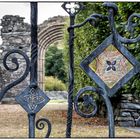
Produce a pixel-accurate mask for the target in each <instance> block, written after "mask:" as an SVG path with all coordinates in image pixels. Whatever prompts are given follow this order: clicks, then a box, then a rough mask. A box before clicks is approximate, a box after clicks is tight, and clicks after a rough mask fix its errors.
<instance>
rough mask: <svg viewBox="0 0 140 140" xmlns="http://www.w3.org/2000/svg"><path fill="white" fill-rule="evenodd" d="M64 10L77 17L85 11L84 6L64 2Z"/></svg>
mask: <svg viewBox="0 0 140 140" xmlns="http://www.w3.org/2000/svg"><path fill="white" fill-rule="evenodd" d="M62 8H63V9H64V10H65V11H66V12H67V13H68V14H69V15H70V16H75V15H76V14H77V13H78V12H79V11H80V10H82V9H83V5H82V4H81V3H78V2H64V3H63V4H62Z"/></svg>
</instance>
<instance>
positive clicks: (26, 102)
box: [16, 87, 50, 113]
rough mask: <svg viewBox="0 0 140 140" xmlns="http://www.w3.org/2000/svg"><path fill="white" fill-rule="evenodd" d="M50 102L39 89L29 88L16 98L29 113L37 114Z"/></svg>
mask: <svg viewBox="0 0 140 140" xmlns="http://www.w3.org/2000/svg"><path fill="white" fill-rule="evenodd" d="M49 100H50V99H49V98H48V97H47V95H46V94H45V93H44V92H43V91H42V90H41V89H39V88H38V87H37V88H30V87H27V88H26V89H25V90H24V91H23V92H22V93H21V94H20V95H17V96H16V101H17V102H18V103H19V104H20V105H21V106H22V107H23V108H24V109H25V110H26V112H28V113H37V112H38V111H40V110H41V108H43V106H45V105H46V104H47V103H48V102H49Z"/></svg>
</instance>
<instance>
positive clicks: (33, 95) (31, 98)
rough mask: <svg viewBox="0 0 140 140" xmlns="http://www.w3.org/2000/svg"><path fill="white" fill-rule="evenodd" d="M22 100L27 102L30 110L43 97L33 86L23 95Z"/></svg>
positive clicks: (41, 100) (33, 108)
mask: <svg viewBox="0 0 140 140" xmlns="http://www.w3.org/2000/svg"><path fill="white" fill-rule="evenodd" d="M23 100H25V101H26V102H27V104H28V106H29V108H30V110H32V111H34V110H35V109H36V107H37V105H39V104H40V103H42V102H44V101H45V99H44V98H43V97H42V96H41V95H39V94H38V92H37V91H36V90H35V89H34V88H32V89H31V90H30V91H29V94H28V95H25V96H24V97H23Z"/></svg>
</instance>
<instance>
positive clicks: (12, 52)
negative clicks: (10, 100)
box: [0, 49, 30, 101]
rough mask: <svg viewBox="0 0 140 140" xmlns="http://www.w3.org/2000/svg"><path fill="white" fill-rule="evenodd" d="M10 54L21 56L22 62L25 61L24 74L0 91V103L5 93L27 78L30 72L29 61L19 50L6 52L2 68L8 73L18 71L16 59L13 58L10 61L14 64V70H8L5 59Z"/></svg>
mask: <svg viewBox="0 0 140 140" xmlns="http://www.w3.org/2000/svg"><path fill="white" fill-rule="evenodd" d="M12 54H19V55H21V56H22V57H23V58H24V60H25V63H26V69H25V71H24V73H23V74H22V76H21V77H19V78H18V79H17V80H15V81H14V82H12V83H10V84H8V85H7V86H6V87H5V88H3V89H2V90H1V91H0V101H1V100H2V98H3V97H4V95H5V93H6V92H7V91H8V90H9V89H11V88H12V87H14V86H16V85H17V84H19V83H20V82H22V81H23V80H24V79H26V77H27V76H28V74H29V70H30V60H29V57H28V56H27V55H26V54H25V53H24V52H22V51H21V50H15V49H14V50H10V51H9V52H7V53H6V54H5V56H4V58H3V65H4V67H5V68H6V69H7V70H8V71H10V72H14V71H17V70H18V69H19V63H18V59H17V58H16V57H13V58H12V59H11V61H12V63H14V64H15V67H14V68H10V67H9V66H8V65H7V59H8V57H9V56H10V55H12Z"/></svg>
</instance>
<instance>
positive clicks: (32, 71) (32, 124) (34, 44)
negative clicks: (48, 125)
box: [28, 2, 38, 138]
mask: <svg viewBox="0 0 140 140" xmlns="http://www.w3.org/2000/svg"><path fill="white" fill-rule="evenodd" d="M37 10H38V9H37V2H31V68H30V86H31V87H37V57H38V56H37V54H38V48H37V45H38V40H37V13H38V11H37ZM35 116H36V114H35V113H33V114H28V119H29V138H34V137H35Z"/></svg>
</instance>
